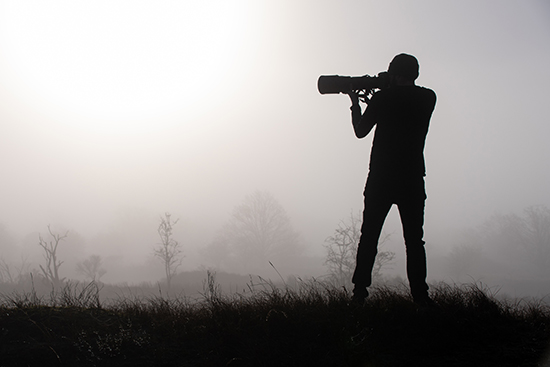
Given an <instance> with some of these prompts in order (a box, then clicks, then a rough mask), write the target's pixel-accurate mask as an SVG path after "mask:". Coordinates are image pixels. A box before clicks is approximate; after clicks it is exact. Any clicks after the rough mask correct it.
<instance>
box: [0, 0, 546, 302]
mask: <svg viewBox="0 0 550 367" xmlns="http://www.w3.org/2000/svg"><path fill="white" fill-rule="evenodd" d="M109 4H110V2H101V1H99V2H96V3H95V5H93V6H91V5H89V6H87V7H86V6H82V7H80V6H78V5H75V4H69V3H67V2H63V1H53V2H52V1H50V2H48V4H47V5H46V4H44V5H41V4H37V3H35V2H33V1H18V2H17V3H11V2H2V3H1V4H0V140H1V144H0V169H1V171H2V184H1V188H2V189H1V190H0V195H1V203H2V206H1V208H0V224H1V225H2V228H3V230H2V236H1V239H0V240H1V241H2V242H1V243H0V256H1V257H2V259H3V260H5V261H6V262H7V263H11V264H18V263H20V262H21V259H22V258H25V259H27V260H26V261H27V263H28V264H30V265H29V270H30V269H32V268H37V267H38V265H37V264H39V263H40V262H42V261H43V258H42V253H41V252H40V247H39V246H38V240H39V235H42V236H45V237H47V235H48V226H50V228H51V229H52V230H53V231H54V232H55V233H60V234H64V233H67V238H66V240H65V241H64V242H62V243H61V245H60V252H61V254H62V257H63V259H64V261H65V263H64V264H63V266H62V267H61V270H60V271H61V272H64V275H63V276H65V277H68V278H72V277H76V278H78V275H77V274H76V273H75V266H76V264H77V263H78V262H79V261H82V260H84V259H86V258H87V257H89V256H90V255H100V256H101V257H102V258H103V259H104V263H103V267H104V268H105V270H106V273H105V276H104V277H103V278H102V280H104V281H105V282H113V283H116V282H128V283H138V282H142V281H151V282H155V281H159V280H160V279H162V277H163V270H162V264H161V263H160V262H159V261H158V259H155V257H154V255H153V249H154V247H155V246H156V245H157V244H158V242H159V237H158V233H157V228H158V225H159V218H160V217H161V216H162V215H164V213H171V215H172V216H173V218H178V219H179V221H178V223H177V225H176V226H175V227H174V238H175V239H176V240H177V241H179V242H180V243H181V245H182V249H183V254H184V255H185V257H184V258H183V261H182V264H181V266H180V268H179V271H194V270H197V269H207V268H210V267H212V266H213V264H212V262H210V261H208V259H206V258H205V257H204V256H203V255H201V254H202V253H203V252H202V250H203V249H204V248H206V247H207V246H209V245H210V244H211V243H212V241H214V240H215V238H216V236H217V235H218V233H219V231H220V230H221V229H222V228H223V226H224V225H225V224H226V223H227V222H228V220H229V219H230V217H231V213H232V211H233V210H234V208H235V207H236V206H238V205H240V204H241V203H242V202H243V200H244V199H245V198H246V197H247V195H250V194H252V193H253V192H256V191H258V190H260V191H262V192H269V193H270V194H271V195H272V196H273V197H274V198H275V199H276V200H277V201H278V203H279V204H280V205H281V206H282V207H283V208H284V209H285V211H286V213H287V214H288V217H289V219H290V222H291V223H292V226H293V228H294V229H295V230H296V231H297V232H299V233H300V238H301V245H302V247H303V248H302V250H301V253H300V255H299V257H297V259H300V260H301V261H302V262H301V263H300V261H298V262H297V264H294V265H293V266H292V267H290V266H289V267H288V268H287V267H286V265H285V264H274V265H275V266H276V267H277V269H281V270H282V269H287V271H288V273H285V271H282V274H283V276H290V275H299V276H308V275H310V276H320V275H322V274H323V273H324V272H325V271H326V269H325V268H324V266H323V262H324V257H325V255H326V254H325V248H324V247H323V245H324V244H325V240H326V238H327V237H329V236H330V235H331V234H332V233H333V231H334V230H335V228H336V227H337V225H338V223H339V222H340V221H341V220H343V219H345V218H347V217H348V216H349V215H350V213H360V212H361V210H362V206H363V196H362V194H363V188H364V185H365V179H366V176H367V173H368V161H369V152H370V147H371V139H372V137H367V138H366V139H363V140H357V139H356V138H355V136H354V134H353V129H352V126H351V123H350V113H349V106H350V102H349V98H348V97H347V96H344V95H320V94H319V93H318V92H317V84H316V83H317V78H318V77H319V76H320V75H322V74H340V75H364V74H369V75H375V74H377V73H378V72H381V71H385V70H386V69H387V67H388V64H389V62H390V60H391V59H392V58H393V56H395V55H396V54H398V53H402V52H406V53H410V54H413V55H415V56H416V57H417V58H418V60H419V63H420V77H419V79H418V80H417V84H418V85H423V86H426V87H429V88H431V89H433V90H434V91H435V92H436V93H437V96H438V102H437V106H436V110H435V112H434V114H433V117H432V120H431V126H430V131H429V133H428V137H427V143H426V150H425V157H426V166H427V176H426V189H427V194H428V199H427V202H426V215H425V228H424V230H425V240H426V242H427V245H426V248H427V251H428V257H429V258H428V271H429V276H428V281H438V280H447V281H449V280H450V281H453V280H456V281H458V280H468V279H465V278H461V279H456V278H457V276H455V275H453V274H449V272H448V271H447V270H446V267H445V265H444V264H445V262H444V259H445V258H446V257H448V256H450V254H451V253H452V251H453V248H455V246H457V245H460V244H461V241H462V240H463V233H464V231H466V232H467V231H469V230H471V229H473V228H477V227H478V226H480V225H482V224H483V223H485V222H486V221H488V220H490V218H492V217H493V216H494V215H496V214H502V215H506V214H510V213H515V214H517V215H521V214H522V213H523V210H524V209H525V208H528V207H531V206H534V205H543V206H550V194H549V192H548V187H550V173H549V170H548V169H547V167H546V166H547V164H546V160H547V158H548V157H549V156H550V145H549V144H548V143H547V136H548V133H549V127H548V113H547V112H548V111H547V110H548V108H547V106H546V99H547V97H548V90H547V87H546V85H548V83H549V82H550V69H549V68H548V65H550V49H549V48H548V44H549V41H550V22H549V19H550V6H549V5H548V4H547V3H546V2H544V1H534V0H533V1H524V2H521V3H519V2H514V1H484V2H479V1H460V2H459V1H452V2H440V1H435V0H433V1H416V2H414V3H411V2H405V1H389V2H388V1H384V2H382V1H366V2H357V1H351V0H350V1H340V2H338V4H336V3H331V2H318V1H317V2H310V1H306V2H292V1H265V2H260V3H257V2H253V1H236V2H231V3H225V2H221V1H207V2H204V5H189V4H179V5H176V4H173V3H169V2H162V1H161V2H149V1H132V2H129V1H121V2H118V3H117V5H116V6H114V5H109ZM201 4H202V3H201ZM384 231H385V232H387V233H392V235H391V241H390V242H389V243H388V244H387V248H388V249H391V250H392V251H395V253H396V262H395V264H393V265H392V267H391V269H388V274H389V275H392V276H401V277H403V278H405V267H404V261H405V260H404V259H405V254H404V246H403V243H402V237H401V226H400V223H399V217H398V214H397V210H396V209H395V208H394V209H392V211H391V212H390V215H389V217H388V219H387V221H386V225H385V227H384ZM486 252H487V253H491V251H488V250H487V251H486ZM508 262H510V263H512V261H511V260H510V261H508ZM300 264H302V265H303V266H301V267H300ZM260 266H262V267H263V266H265V274H267V275H268V276H269V275H271V276H273V277H278V274H277V273H276V272H275V271H274V269H273V268H272V267H271V266H270V265H269V263H267V264H264V265H260ZM517 266H519V265H516V267H517ZM525 266H526V267H528V266H529V265H528V263H525ZM485 269H486V270H485V271H483V272H481V273H483V274H480V271H477V272H474V271H473V270H472V274H471V276H472V278H473V279H474V280H476V281H477V280H480V281H484V280H486V281H489V282H494V284H495V285H497V286H505V285H504V284H500V283H502V282H503V280H502V279H504V278H503V277H504V276H501V275H500V274H499V276H498V278H499V279H498V280H496V279H493V278H492V277H491V275H493V274H492V273H491V272H490V271H489V272H488V271H487V269H493V268H490V267H486V268H485ZM220 270H224V269H220ZM466 273H467V272H466ZM510 274H512V275H510V276H509V278H508V279H515V278H518V277H527V278H529V279H541V278H540V276H539V278H536V276H535V275H529V276H527V275H522V274H525V272H522V271H519V270H517V269H516V270H514V271H510ZM514 274H515V275H514ZM464 276H465V274H462V275H461V276H460V277H464ZM460 277H459V278H460ZM514 277H515V278H514ZM495 278H496V276H495ZM516 280H517V279H516ZM499 282H500V283H499ZM509 291H510V292H514V291H515V290H514V288H513V287H512V286H510V287H509ZM517 292H518V293H517V294H519V290H518V291H517ZM544 292H550V289H546V288H544V287H542V288H538V289H537V288H535V289H533V290H532V292H531V293H544Z"/></svg>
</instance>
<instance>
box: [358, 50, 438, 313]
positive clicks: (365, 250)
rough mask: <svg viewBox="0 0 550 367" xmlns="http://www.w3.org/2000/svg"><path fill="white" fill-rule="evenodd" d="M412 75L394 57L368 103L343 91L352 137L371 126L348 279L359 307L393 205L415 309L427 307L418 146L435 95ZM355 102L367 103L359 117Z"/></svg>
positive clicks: (411, 64)
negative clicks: (348, 106)
mask: <svg viewBox="0 0 550 367" xmlns="http://www.w3.org/2000/svg"><path fill="white" fill-rule="evenodd" d="M418 69H419V66H418V61H417V59H416V58H415V57H414V56H411V55H407V54H400V55H397V56H395V57H394V59H393V60H392V61H391V63H390V65H389V68H388V72H387V75H384V78H389V80H387V81H388V83H389V86H387V87H382V88H381V89H380V90H379V91H377V92H375V93H372V96H371V98H370V99H369V98H367V97H365V96H364V95H363V96H360V95H359V93H358V92H357V91H354V90H348V91H347V94H349V96H350V98H351V102H352V106H351V118H352V124H353V129H354V130H355V135H356V136H357V137H358V138H359V139H361V138H364V137H365V136H367V135H368V134H369V133H370V132H371V130H372V129H373V128H374V126H376V131H375V133H374V139H373V143H372V150H371V154H370V165H369V175H368V178H367V184H366V187H365V192H364V196H365V208H364V211H363V224H362V226H361V238H360V240H359V245H358V249H357V259H356V261H357V262H356V267H355V272H354V274H353V278H352V282H353V283H354V290H353V298H354V300H355V301H358V302H363V301H364V300H365V298H366V297H367V296H368V291H367V288H368V287H369V286H370V285H371V283H372V269H373V266H374V261H375V258H376V254H377V252H378V250H377V248H378V240H379V238H380V233H381V231H382V226H383V224H384V221H385V219H386V216H387V214H388V212H389V210H390V208H391V207H392V205H393V204H396V205H397V208H398V209H399V215H400V217H401V223H402V226H403V237H404V239H405V247H406V251H407V276H408V279H409V284H410V288H411V293H412V296H413V298H414V301H415V302H416V303H418V304H420V305H430V304H431V303H432V301H431V299H430V298H429V296H428V285H427V283H426V276H427V266H426V250H425V248H424V243H425V242H424V240H423V236H424V232H423V226H424V204H425V200H426V191H425V186H424V176H425V175H426V170H425V165H424V143H425V140H426V134H427V133H428V126H429V123H430V118H431V116H432V112H433V110H434V108H435V102H436V95H435V93H434V92H433V91H432V90H431V89H427V88H424V87H420V86H417V85H415V80H416V78H417V77H418ZM350 88H351V89H355V88H353V86H352V87H350ZM360 98H362V100H363V101H364V102H367V103H368V105H367V108H366V110H365V112H364V113H361V106H360V105H359V100H360Z"/></svg>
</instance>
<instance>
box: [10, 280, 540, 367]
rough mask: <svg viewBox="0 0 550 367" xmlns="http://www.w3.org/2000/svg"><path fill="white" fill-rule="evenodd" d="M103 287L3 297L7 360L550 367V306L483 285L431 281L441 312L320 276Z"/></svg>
mask: <svg viewBox="0 0 550 367" xmlns="http://www.w3.org/2000/svg"><path fill="white" fill-rule="evenodd" d="M98 292H99V290H98V288H97V287H96V286H95V285H94V284H91V285H89V286H88V287H85V288H82V289H76V288H74V287H73V288H71V287H66V288H64V289H63V290H61V291H60V292H58V293H56V294H55V295H54V296H52V297H49V298H48V299H47V300H46V299H45V298H40V297H37V296H36V295H35V294H32V293H30V294H25V295H15V294H12V295H3V303H2V306H1V307H0V366H193V367H200V366H376V367H378V366H550V363H549V359H548V357H549V354H548V352H549V351H550V350H549V349H548V347H549V346H550V310H549V308H548V307H547V306H546V305H545V304H543V303H542V302H538V303H537V302H523V301H521V302H520V301H515V302H514V303H512V302H504V301H498V300H496V299H495V298H494V297H492V296H491V294H490V292H488V291H487V290H486V289H482V288H481V287H480V286H477V285H470V286H462V287H458V286H448V285H445V284H440V285H434V286H432V290H431V292H432V297H433V299H434V300H435V302H436V303H437V308H434V309H421V308H418V307H417V306H416V305H415V304H414V303H412V302H411V299H410V297H409V295H408V293H407V291H406V288H405V287H394V288H387V287H380V288H377V289H374V290H373V292H372V293H371V296H370V297H369V298H368V300H367V302H366V303H365V304H364V305H356V304H353V303H350V298H349V294H347V293H346V292H345V291H343V290H338V289H334V288H331V287H328V286H326V285H324V284H322V283H318V282H315V281H311V282H304V283H302V284H300V286H299V287H298V288H297V289H289V288H284V287H283V288H282V289H281V288H277V287H275V286H272V285H270V284H264V285H261V286H259V287H258V286H254V287H251V288H250V291H249V292H246V293H244V294H236V295H231V296H225V295H222V294H221V293H220V292H219V290H218V288H217V287H216V284H215V282H214V280H213V279H209V282H208V284H207V286H206V287H205V292H204V294H203V296H202V299H201V300H199V301H191V300H188V299H183V298H175V299H169V298H166V297H161V296H157V297H150V298H148V299H127V298H125V299H121V300H119V301H117V302H114V303H112V304H109V305H103V304H101V302H100V300H99V296H98Z"/></svg>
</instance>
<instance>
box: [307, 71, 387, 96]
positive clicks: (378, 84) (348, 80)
mask: <svg viewBox="0 0 550 367" xmlns="http://www.w3.org/2000/svg"><path fill="white" fill-rule="evenodd" d="M389 85H390V77H389V75H388V73H387V72H385V71H383V72H381V73H378V76H370V75H363V76H342V75H321V76H320V77H319V80H318V81H317V89H318V90H319V93H321V94H338V93H348V92H350V91H364V93H365V94H366V95H368V94H371V93H372V92H374V90H375V89H384V88H387V87H389Z"/></svg>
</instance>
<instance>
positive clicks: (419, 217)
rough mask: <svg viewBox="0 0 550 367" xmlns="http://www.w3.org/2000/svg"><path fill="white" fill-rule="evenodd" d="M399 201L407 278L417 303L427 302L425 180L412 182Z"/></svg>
mask: <svg viewBox="0 0 550 367" xmlns="http://www.w3.org/2000/svg"><path fill="white" fill-rule="evenodd" d="M403 194H404V195H403V196H402V197H401V198H400V200H399V201H398V203H397V205H398V208H399V215H400V217H401V223H402V225H403V237H404V238H405V247H406V250H407V277H408V278H409V284H410V287H411V293H412V296H413V298H414V300H415V302H419V303H422V302H425V301H426V300H428V299H429V297H428V284H427V283H426V277H427V264H426V249H425V248H424V244H425V242H424V240H423V237H424V230H423V226H424V204H425V200H426V193H425V190H424V180H423V179H422V181H421V182H420V180H417V181H416V182H411V183H410V185H408V186H407V187H406V188H405V189H404V192H403Z"/></svg>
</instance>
